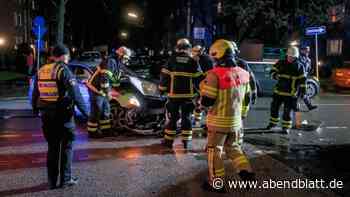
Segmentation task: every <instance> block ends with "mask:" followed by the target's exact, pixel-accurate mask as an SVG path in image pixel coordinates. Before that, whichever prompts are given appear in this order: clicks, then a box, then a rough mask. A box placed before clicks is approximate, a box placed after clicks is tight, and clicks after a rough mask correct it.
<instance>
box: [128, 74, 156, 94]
mask: <svg viewBox="0 0 350 197" xmlns="http://www.w3.org/2000/svg"><path fill="white" fill-rule="evenodd" d="M130 81H131V83H132V84H134V85H135V87H136V88H137V89H138V90H139V91H140V92H141V93H142V94H143V95H145V96H160V93H159V91H158V86H157V85H156V84H154V83H151V82H149V81H145V80H142V79H139V78H137V77H130Z"/></svg>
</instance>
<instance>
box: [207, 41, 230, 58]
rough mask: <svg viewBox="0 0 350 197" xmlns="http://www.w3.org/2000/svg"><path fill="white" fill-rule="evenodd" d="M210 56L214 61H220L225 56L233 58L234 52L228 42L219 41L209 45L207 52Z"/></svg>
mask: <svg viewBox="0 0 350 197" xmlns="http://www.w3.org/2000/svg"><path fill="white" fill-rule="evenodd" d="M209 54H210V56H212V57H213V58H214V59H217V60H219V59H222V58H224V57H225V56H234V55H235V50H234V47H233V45H232V43H231V42H230V41H227V40H224V39H220V40H217V41H215V42H214V44H213V45H211V47H210V50H209Z"/></svg>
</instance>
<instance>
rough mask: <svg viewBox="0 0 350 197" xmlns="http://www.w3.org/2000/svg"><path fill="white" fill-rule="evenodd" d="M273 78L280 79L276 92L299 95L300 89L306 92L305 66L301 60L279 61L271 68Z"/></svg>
mask: <svg viewBox="0 0 350 197" xmlns="http://www.w3.org/2000/svg"><path fill="white" fill-rule="evenodd" d="M271 76H272V78H274V79H276V80H278V82H277V84H276V86H275V89H274V93H275V94H278V95H281V96H291V97H297V93H298V90H300V91H301V92H302V93H303V94H304V93H305V92H306V77H305V73H304V68H303V66H302V64H301V63H300V62H299V61H297V60H296V61H294V62H288V60H287V59H285V60H280V61H278V62H277V63H276V64H275V65H273V67H272V70H271Z"/></svg>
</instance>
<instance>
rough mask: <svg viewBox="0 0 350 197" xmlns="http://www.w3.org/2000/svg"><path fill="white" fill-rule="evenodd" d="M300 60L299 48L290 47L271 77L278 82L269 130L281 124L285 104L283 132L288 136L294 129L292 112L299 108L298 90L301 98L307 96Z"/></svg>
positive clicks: (273, 68)
mask: <svg viewBox="0 0 350 197" xmlns="http://www.w3.org/2000/svg"><path fill="white" fill-rule="evenodd" d="M298 58H299V50H298V48H297V47H294V46H293V47H289V48H288V50H287V58H285V59H284V60H279V61H278V62H277V63H276V64H275V65H274V66H273V67H272V70H271V76H272V78H273V79H276V80H277V81H278V82H277V84H276V86H275V88H274V93H273V97H272V103H271V117H270V124H269V125H268V127H267V129H272V128H273V127H275V126H277V124H278V123H279V109H280V107H281V105H282V104H284V111H283V120H282V132H283V133H286V134H287V133H288V132H289V129H291V128H292V119H291V112H292V110H295V109H296V108H297V107H296V106H297V97H298V90H300V94H301V96H303V95H305V92H306V77H305V73H304V68H303V65H301V64H300V62H299V61H298Z"/></svg>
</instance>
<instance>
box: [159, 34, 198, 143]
mask: <svg viewBox="0 0 350 197" xmlns="http://www.w3.org/2000/svg"><path fill="white" fill-rule="evenodd" d="M191 48H192V46H191V43H190V42H189V40H187V39H179V40H178V41H177V44H176V50H175V54H173V55H172V56H171V57H170V58H169V61H168V64H167V65H166V66H165V67H164V68H162V70H161V76H160V85H159V89H160V91H162V92H163V93H166V94H167V96H168V101H167V103H166V106H165V107H166V110H167V115H168V118H169V121H168V122H167V123H166V125H165V131H164V140H163V142H162V144H163V145H164V146H166V147H169V148H172V145H173V142H174V140H175V137H176V130H177V124H176V123H177V120H178V119H179V118H180V117H181V135H182V142H183V145H184V148H185V149H190V148H191V147H192V123H191V115H192V112H193V110H194V104H193V101H192V100H193V98H194V97H195V95H196V87H197V88H198V85H199V80H200V77H201V76H202V72H200V69H199V66H198V64H197V62H196V61H195V60H194V59H192V58H191ZM180 112H181V113H180Z"/></svg>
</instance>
